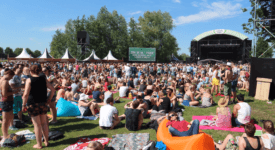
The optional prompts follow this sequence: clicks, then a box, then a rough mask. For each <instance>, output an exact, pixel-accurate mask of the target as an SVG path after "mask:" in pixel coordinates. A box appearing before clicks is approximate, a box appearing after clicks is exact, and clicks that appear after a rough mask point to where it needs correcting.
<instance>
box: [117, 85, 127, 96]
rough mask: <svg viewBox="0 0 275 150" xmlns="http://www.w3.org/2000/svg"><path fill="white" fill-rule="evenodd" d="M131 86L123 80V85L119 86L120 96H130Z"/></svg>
mask: <svg viewBox="0 0 275 150" xmlns="http://www.w3.org/2000/svg"><path fill="white" fill-rule="evenodd" d="M128 90H129V87H128V86H126V83H125V82H123V86H121V87H120V88H119V97H127V96H128Z"/></svg>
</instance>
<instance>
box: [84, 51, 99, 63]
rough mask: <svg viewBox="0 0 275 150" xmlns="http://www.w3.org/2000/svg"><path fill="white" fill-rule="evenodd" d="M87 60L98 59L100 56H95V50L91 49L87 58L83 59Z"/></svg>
mask: <svg viewBox="0 0 275 150" xmlns="http://www.w3.org/2000/svg"><path fill="white" fill-rule="evenodd" d="M89 60H100V58H99V57H97V56H96V54H95V50H93V51H92V53H91V55H90V56H89V57H88V58H86V59H84V60H83V61H89Z"/></svg>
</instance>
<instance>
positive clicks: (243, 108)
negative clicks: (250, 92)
mask: <svg viewBox="0 0 275 150" xmlns="http://www.w3.org/2000/svg"><path fill="white" fill-rule="evenodd" d="M237 100H238V103H237V104H236V105H234V108H233V115H234V118H235V119H234V121H235V123H232V124H234V125H236V126H237V127H240V126H242V125H244V124H246V123H248V122H250V118H251V107H250V106H249V104H248V103H246V102H244V95H243V94H239V95H238V96H237Z"/></svg>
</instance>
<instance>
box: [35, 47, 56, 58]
mask: <svg viewBox="0 0 275 150" xmlns="http://www.w3.org/2000/svg"><path fill="white" fill-rule="evenodd" d="M38 58H53V57H52V56H51V55H50V54H49V52H48V49H47V48H45V51H44V53H43V54H42V55H41V56H39V57H38Z"/></svg>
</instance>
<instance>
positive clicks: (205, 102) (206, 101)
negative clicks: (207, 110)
mask: <svg viewBox="0 0 275 150" xmlns="http://www.w3.org/2000/svg"><path fill="white" fill-rule="evenodd" d="M201 101H202V104H201V105H202V106H205V107H210V106H212V104H213V103H214V101H213V97H212V95H211V90H210V89H206V90H205V92H203V94H202V97H201Z"/></svg>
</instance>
